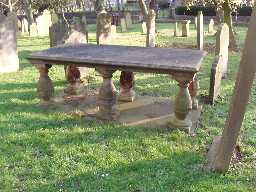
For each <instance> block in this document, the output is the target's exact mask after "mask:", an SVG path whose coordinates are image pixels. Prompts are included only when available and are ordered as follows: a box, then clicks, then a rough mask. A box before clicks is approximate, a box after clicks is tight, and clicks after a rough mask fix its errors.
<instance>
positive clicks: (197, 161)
mask: <svg viewBox="0 0 256 192" xmlns="http://www.w3.org/2000/svg"><path fill="white" fill-rule="evenodd" d="M89 27H90V29H89V42H92V43H96V37H95V26H89ZM172 29H173V25H172V24H157V31H158V33H157V46H158V47H166V46H174V47H181V48H182V47H187V48H191V47H195V46H196V31H195V30H193V26H192V25H191V31H192V35H191V37H188V38H181V37H177V38H174V37H173V31H172ZM246 30H247V28H245V27H236V32H237V34H238V36H239V43H240V46H241V47H242V44H243V42H244V39H245V35H246ZM140 31H141V29H140V25H133V28H132V30H131V31H130V32H127V33H118V36H117V38H116V39H115V40H114V41H113V44H121V45H136V46H137V45H138V46H145V45H144V43H145V38H146V36H145V35H142V34H141V32H140ZM206 31H207V27H205V32H206ZM118 32H120V29H119V28H118ZM205 43H206V44H208V45H207V50H209V52H211V53H208V55H207V57H206V58H205V59H204V61H203V66H202V69H201V71H200V72H199V75H198V78H199V80H200V95H201V96H205V95H207V94H208V89H209V84H210V83H209V79H210V68H211V64H212V61H213V58H214V57H213V56H214V53H213V52H212V51H214V48H213V47H212V45H213V44H215V37H214V36H208V35H207V32H206V37H205ZM48 47H49V38H48V37H20V38H18V50H19V57H20V61H21V69H20V71H19V72H17V73H11V74H1V75H0V103H1V107H0V122H1V123H0V138H1V145H0V191H89V192H94V191H95V192H96V191H104V192H109V191H118V192H119V191H129V192H130V191H131V192H148V191H152V192H153V191H159V192H166V191H182V192H183V191H189V192H190V191H196V192H198V191H216V192H217V191H225V192H226V191H232V192H233V191H255V188H256V170H255V166H256V154H255V151H256V129H255V127H256V114H255V110H256V89H255V86H254V87H253V89H252V95H251V100H250V103H249V106H248V107H247V112H246V115H245V120H244V122H243V126H242V132H241V136H240V139H239V145H240V147H241V149H242V153H243V156H244V157H243V159H242V162H240V163H236V164H234V165H233V166H231V169H230V170H229V171H228V172H227V173H226V174H225V175H223V174H218V173H210V172H205V171H203V170H202V164H203V163H204V159H205V156H204V155H205V153H206V146H207V145H209V144H210V143H211V142H212V139H213V138H214V136H215V135H217V134H218V133H220V132H221V130H222V128H223V127H224V123H225V119H226V116H227V112H228V107H229V103H230V99H231V96H232V93H233V86H234V83H235V77H236V72H237V68H238V65H239V62H240V53H237V52H231V53H230V56H229V69H230V71H229V76H228V78H227V79H226V80H224V81H222V86H221V95H220V97H219V98H218V100H217V102H216V104H215V105H213V106H210V105H204V107H203V112H202V116H201V121H200V123H199V127H198V129H197V131H196V135H195V136H189V135H188V134H187V133H184V132H182V131H178V130H168V129H160V128H144V127H139V126H138V127H124V126H122V125H120V124H117V123H105V122H104V123H103V122H99V121H85V120H84V119H83V118H81V117H79V116H76V115H73V114H66V113H62V112H56V111H54V110H48V109H45V108H42V107H39V106H38V105H37V104H38V102H39V100H38V98H37V96H36V82H37V80H38V72H37V70H36V69H35V68H34V67H32V66H31V65H30V64H28V62H27V60H26V59H25V58H26V56H28V54H29V53H31V52H33V51H38V50H42V49H45V48H48ZM131 57H132V56H131ZM145 59H146V58H145ZM119 74H120V73H118V72H117V73H115V75H114V83H115V85H116V87H118V84H119ZM50 76H51V78H52V80H53V81H54V85H55V88H56V92H58V91H61V90H62V89H63V88H64V85H65V80H64V71H63V68H62V67H53V69H52V70H51V72H50ZM89 77H90V78H89V89H95V88H98V86H99V83H100V82H101V77H100V76H98V75H97V73H95V72H94V71H90V76H89ZM135 77H136V86H135V91H136V92H137V93H138V94H140V95H152V96H164V97H174V96H175V94H176V93H177V91H178V88H177V86H176V85H175V84H176V82H175V81H174V80H171V79H170V78H169V77H168V76H166V75H153V74H142V73H136V76H135Z"/></svg>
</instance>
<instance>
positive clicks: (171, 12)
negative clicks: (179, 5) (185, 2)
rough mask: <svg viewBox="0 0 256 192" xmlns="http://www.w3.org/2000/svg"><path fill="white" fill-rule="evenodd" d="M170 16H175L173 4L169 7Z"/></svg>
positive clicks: (173, 17)
mask: <svg viewBox="0 0 256 192" xmlns="http://www.w3.org/2000/svg"><path fill="white" fill-rule="evenodd" d="M170 17H171V18H172V19H175V17H176V13H175V7H173V6H171V7H170Z"/></svg>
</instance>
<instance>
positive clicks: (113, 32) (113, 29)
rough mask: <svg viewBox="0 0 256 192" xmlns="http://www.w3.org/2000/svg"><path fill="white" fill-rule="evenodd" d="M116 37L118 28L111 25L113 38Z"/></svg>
mask: <svg viewBox="0 0 256 192" xmlns="http://www.w3.org/2000/svg"><path fill="white" fill-rule="evenodd" d="M115 36H116V26H115V25H111V37H112V38H114V37H115Z"/></svg>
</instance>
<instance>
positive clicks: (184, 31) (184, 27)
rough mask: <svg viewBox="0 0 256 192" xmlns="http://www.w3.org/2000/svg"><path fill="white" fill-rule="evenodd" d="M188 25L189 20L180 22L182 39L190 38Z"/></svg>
mask: <svg viewBox="0 0 256 192" xmlns="http://www.w3.org/2000/svg"><path fill="white" fill-rule="evenodd" d="M189 24H190V20H184V21H182V37H189V36H190V30H189Z"/></svg>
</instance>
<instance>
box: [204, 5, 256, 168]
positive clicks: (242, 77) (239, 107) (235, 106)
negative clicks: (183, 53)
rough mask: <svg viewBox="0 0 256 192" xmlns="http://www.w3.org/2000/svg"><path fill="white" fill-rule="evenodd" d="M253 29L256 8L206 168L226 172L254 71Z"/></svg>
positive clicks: (255, 24) (247, 99) (255, 68)
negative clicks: (221, 127)
mask: <svg viewBox="0 0 256 192" xmlns="http://www.w3.org/2000/svg"><path fill="white" fill-rule="evenodd" d="M255 31H256V10H255V9H254V12H253V15H252V17H251V21H250V24H249V28H248V33H247V37H246V41H245V47H244V50H243V55H242V59H241V62H240V66H239V72H238V75H237V79H236V85H235V90H234V94H233V98H232V103H231V104H230V109H229V116H228V118H227V120H226V124H225V127H224V130H223V133H222V135H221V136H219V137H217V138H216V139H215V140H214V142H213V144H212V146H211V148H210V150H209V152H208V157H207V158H208V159H207V165H206V168H207V169H208V170H213V171H220V172H226V171H227V170H228V168H229V165H230V162H231V158H232V155H233V151H234V148H235V145H236V142H237V139H238V136H239V132H240V128H241V125H242V122H243V118H244V114H245V111H246V105H247V103H248V101H249V96H250V92H251V87H252V85H253V80H254V77H255V72H256V64H255V59H256V57H255V53H256V44H255V43H254V41H253V40H254V39H256V33H255Z"/></svg>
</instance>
